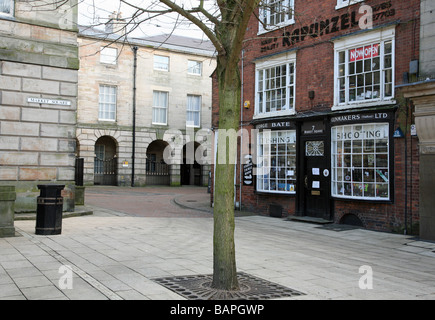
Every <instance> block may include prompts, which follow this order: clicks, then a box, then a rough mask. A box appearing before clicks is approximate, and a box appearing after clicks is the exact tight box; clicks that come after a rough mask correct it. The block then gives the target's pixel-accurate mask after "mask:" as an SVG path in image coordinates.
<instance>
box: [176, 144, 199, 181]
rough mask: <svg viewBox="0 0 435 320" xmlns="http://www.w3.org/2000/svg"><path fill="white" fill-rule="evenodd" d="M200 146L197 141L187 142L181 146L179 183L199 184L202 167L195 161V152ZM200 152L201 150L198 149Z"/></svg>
mask: <svg viewBox="0 0 435 320" xmlns="http://www.w3.org/2000/svg"><path fill="white" fill-rule="evenodd" d="M198 148H201V145H200V144H199V143H198V142H188V143H187V144H185V145H184V147H183V163H182V164H181V185H196V186H200V185H201V181H202V179H201V178H202V176H201V175H202V168H201V165H200V164H199V163H198V162H197V161H196V159H195V154H196V152H197V151H198ZM199 152H201V150H199Z"/></svg>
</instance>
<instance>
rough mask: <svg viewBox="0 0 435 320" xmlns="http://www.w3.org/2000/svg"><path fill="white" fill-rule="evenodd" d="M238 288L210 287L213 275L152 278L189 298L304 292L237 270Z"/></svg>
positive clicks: (260, 297) (261, 297)
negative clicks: (221, 288)
mask: <svg viewBox="0 0 435 320" xmlns="http://www.w3.org/2000/svg"><path fill="white" fill-rule="evenodd" d="M237 278H238V281H239V287H240V290H238V291H226V290H218V289H214V288H212V287H211V283H212V281H213V275H192V276H177V277H167V278H158V279H153V280H154V281H155V282H157V283H159V284H161V285H162V286H164V287H166V288H168V289H169V290H172V291H174V292H176V293H177V294H179V295H181V296H183V297H185V298H186V299H189V300H266V299H277V298H283V297H293V296H301V295H304V293H302V292H299V291H297V290H294V289H290V288H287V287H284V286H282V285H279V284H276V283H273V282H270V281H267V280H264V279H261V278H257V277H255V276H252V275H249V274H247V273H244V272H238V273H237Z"/></svg>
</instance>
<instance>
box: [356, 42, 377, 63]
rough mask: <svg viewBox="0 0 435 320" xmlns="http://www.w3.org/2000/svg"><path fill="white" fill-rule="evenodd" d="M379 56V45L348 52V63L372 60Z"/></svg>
mask: <svg viewBox="0 0 435 320" xmlns="http://www.w3.org/2000/svg"><path fill="white" fill-rule="evenodd" d="M378 56H379V44H374V45H372V46H367V47H361V48H356V49H353V50H350V58H349V59H350V62H355V61H359V60H364V59H369V58H374V57H378Z"/></svg>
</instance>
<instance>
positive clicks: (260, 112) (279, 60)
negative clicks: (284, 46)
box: [253, 52, 296, 119]
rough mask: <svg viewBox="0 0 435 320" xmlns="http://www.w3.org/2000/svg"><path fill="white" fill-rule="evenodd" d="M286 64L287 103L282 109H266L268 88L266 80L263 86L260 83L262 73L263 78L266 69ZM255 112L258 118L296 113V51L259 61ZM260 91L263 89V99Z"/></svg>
mask: <svg viewBox="0 0 435 320" xmlns="http://www.w3.org/2000/svg"><path fill="white" fill-rule="evenodd" d="M284 65H286V76H285V78H286V79H285V85H284V87H283V88H284V89H285V94H286V98H285V99H286V100H285V105H284V108H283V109H282V110H279V111H276V110H275V111H266V100H265V97H264V96H265V95H266V90H265V82H264V80H263V88H261V85H260V83H259V82H260V79H261V75H260V73H262V74H263V79H264V75H265V71H266V70H272V69H273V68H277V67H280V66H284ZM290 65H292V66H293V73H292V74H289V72H288V71H289V70H290ZM255 69H256V70H255V112H254V117H253V118H254V119H258V118H268V117H276V116H283V115H294V114H296V111H295V103H296V53H294V52H293V53H286V54H284V55H282V56H279V57H273V58H271V59H270V60H265V61H261V62H257V64H256V66H255ZM291 88H293V100H292V101H291V100H290V92H291ZM260 91H262V93H263V94H262V96H263V99H262V101H261V99H260V93H261V92H260Z"/></svg>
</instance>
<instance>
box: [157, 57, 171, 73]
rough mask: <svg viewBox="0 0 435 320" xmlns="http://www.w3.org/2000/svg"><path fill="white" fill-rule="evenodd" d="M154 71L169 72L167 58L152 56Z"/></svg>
mask: <svg viewBox="0 0 435 320" xmlns="http://www.w3.org/2000/svg"><path fill="white" fill-rule="evenodd" d="M154 69H155V70H162V71H169V57H166V56H158V55H155V56H154Z"/></svg>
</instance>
